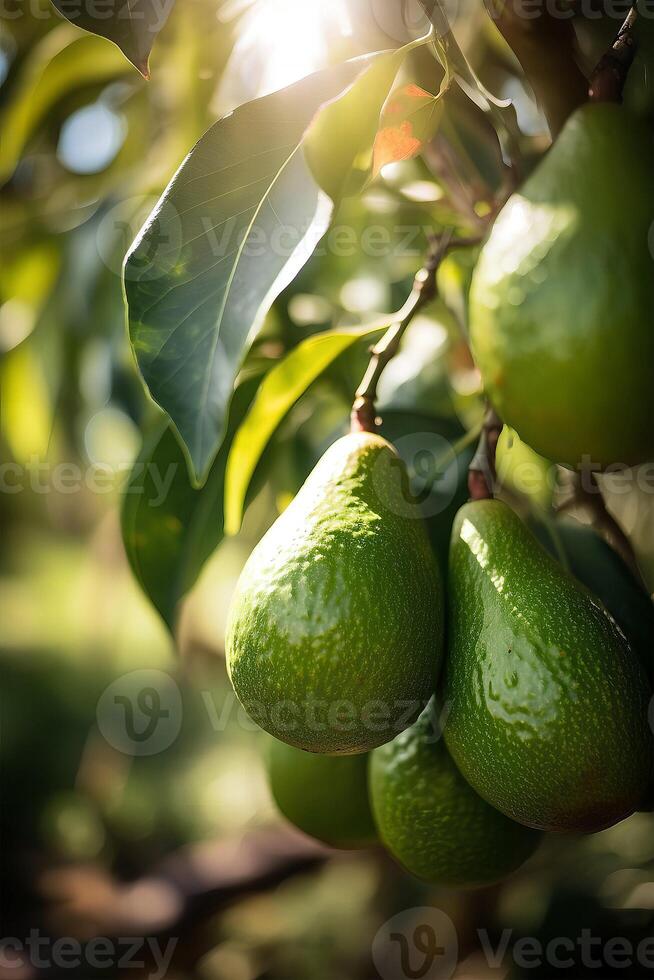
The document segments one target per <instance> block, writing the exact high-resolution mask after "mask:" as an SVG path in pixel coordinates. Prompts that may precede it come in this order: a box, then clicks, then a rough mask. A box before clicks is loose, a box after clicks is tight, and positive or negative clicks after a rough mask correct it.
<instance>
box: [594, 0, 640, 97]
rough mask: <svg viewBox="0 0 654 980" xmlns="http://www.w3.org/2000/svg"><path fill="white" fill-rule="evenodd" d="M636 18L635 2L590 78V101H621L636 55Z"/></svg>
mask: <svg viewBox="0 0 654 980" xmlns="http://www.w3.org/2000/svg"><path fill="white" fill-rule="evenodd" d="M637 20H638V11H637V9H636V4H634V5H633V7H632V8H631V10H630V11H629V13H628V14H627V18H626V20H625V22H624V24H623V25H622V27H621V28H620V30H619V31H618V36H617V37H616V39H615V41H614V42H613V44H612V46H611V48H610V50H609V51H607V52H606V54H605V55H604V56H603V57H602V58H601V59H600V61H599V63H598V65H597V67H596V68H595V71H594V72H593V74H592V77H591V80H590V92H589V95H590V99H591V101H592V102H622V92H623V89H624V86H625V82H626V81H627V75H628V74H629V69H630V68H631V64H632V62H633V60H634V57H635V55H636V48H637V43H636V38H635V37H634V34H633V30H634V27H635V25H636V21H637Z"/></svg>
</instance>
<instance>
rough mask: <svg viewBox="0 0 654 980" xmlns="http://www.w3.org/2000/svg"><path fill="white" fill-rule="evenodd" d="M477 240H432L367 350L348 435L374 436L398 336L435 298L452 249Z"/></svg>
mask: <svg viewBox="0 0 654 980" xmlns="http://www.w3.org/2000/svg"><path fill="white" fill-rule="evenodd" d="M480 241H481V238H453V237H452V233H451V232H449V233H445V234H443V235H439V236H438V237H435V238H434V239H433V241H432V243H431V247H430V249H429V254H428V256H427V259H426V261H425V264H424V266H423V268H422V269H421V270H420V271H419V272H418V273H417V275H416V277H415V279H414V282H413V289H412V290H411V294H410V296H409V298H408V299H407V301H406V303H405V304H404V306H403V307H402V309H401V310H399V311H398V312H397V313H396V314H395V316H394V317H393V319H392V323H391V326H390V327H389V329H388V330H387V331H386V333H385V334H384V336H383V337H382V338H381V340H380V341H379V343H377V344H375V346H374V347H373V348H372V349H371V355H372V356H371V358H370V363H369V364H368V369H367V370H366V373H365V375H364V376H363V380H362V382H361V384H360V385H359V387H358V388H357V391H356V395H355V398H354V404H353V406H352V415H351V431H352V432H375V431H376V430H377V426H378V419H377V412H376V409H375V401H376V399H377V386H378V384H379V379H380V378H381V376H382V373H383V371H384V368H385V367H386V365H387V364H388V362H389V361H390V360H392V358H393V357H395V355H396V354H397V351H398V348H399V346H400V341H401V340H402V336H403V334H404V332H405V330H406V328H407V327H408V326H409V324H410V323H411V321H412V320H413V318H414V317H415V316H416V314H417V313H419V312H420V310H422V309H423V308H424V307H425V306H426V305H427V304H428V303H431V302H432V300H434V299H435V298H436V296H437V294H438V290H437V286H436V273H437V271H438V267H439V266H440V264H441V262H442V261H443V259H444V258H445V256H446V255H447V253H448V252H449V251H450V249H452V248H464V247H466V246H471V245H478V244H479V243H480Z"/></svg>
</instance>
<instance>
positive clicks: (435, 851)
mask: <svg viewBox="0 0 654 980" xmlns="http://www.w3.org/2000/svg"><path fill="white" fill-rule="evenodd" d="M436 711H437V709H436V706H435V704H434V702H432V703H430V704H429V705H428V707H427V708H426V709H425V711H424V712H423V713H422V715H421V716H420V718H418V720H417V721H416V723H415V724H414V725H412V727H411V728H409V729H408V730H407V731H405V732H402V733H401V734H400V735H398V736H397V737H396V738H395V739H394V740H393V741H392V742H390V743H389V744H388V745H383V746H382V747H381V748H378V749H375V751H374V752H373V753H372V754H371V757H370V798H371V803H372V808H373V814H374V817H375V822H376V824H377V827H378V830H379V835H380V837H381V840H382V842H383V844H384V845H385V847H386V848H387V849H388V850H389V851H390V853H391V854H392V855H393V856H394V857H395V858H396V860H397V861H399V863H400V864H401V865H402V866H403V867H404V868H406V870H407V871H409V872H411V874H414V875H416V876H417V877H418V878H424V879H426V880H428V881H431V882H434V883H436V884H440V885H447V886H450V887H456V888H472V887H478V886H481V885H488V884H491V883H493V882H497V881H499V880H500V879H502V878H504V877H506V876H507V875H508V874H510V873H511V872H512V871H514V870H515V869H516V868H518V867H519V866H520V865H521V864H522V863H523V862H524V861H526V860H527V858H528V857H529V856H530V855H531V854H533V852H534V851H535V850H536V848H537V846H538V844H539V842H540V839H541V834H540V833H538V832H537V831H535V830H531V829H530V828H528V827H524V826H521V825H520V824H518V823H515V822H514V821H513V820H509V818H508V817H505V816H504V814H503V813H500V812H499V811H498V810H496V809H494V807H492V806H489V804H488V803H486V802H485V801H484V800H482V798H481V797H480V796H478V795H477V793H475V791H474V790H473V789H472V788H471V787H470V786H469V785H468V783H467V782H466V781H465V779H464V778H463V776H462V775H461V773H460V772H459V770H458V769H457V767H456V766H455V764H454V762H453V761H452V758H451V756H450V754H449V752H448V751H447V748H446V747H445V743H444V742H443V739H442V737H441V734H440V730H439V725H438V718H437V715H436Z"/></svg>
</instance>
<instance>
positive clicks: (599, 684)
mask: <svg viewBox="0 0 654 980" xmlns="http://www.w3.org/2000/svg"><path fill="white" fill-rule="evenodd" d="M448 585H449V590H448V591H449V619H448V654H447V668H446V672H445V679H444V693H443V697H444V699H445V702H446V704H447V707H448V709H449V714H448V716H447V721H446V724H445V728H444V737H445V741H446V744H447V746H448V749H449V750H450V752H451V754H452V756H453V758H454V761H455V762H456V764H457V766H458V767H459V769H460V770H461V772H462V773H463V775H464V776H465V778H466V779H467V780H468V782H469V783H470V784H471V786H472V787H473V788H474V789H476V790H477V792H478V793H479V794H480V795H481V796H483V798H484V799H485V800H487V801H488V802H489V803H491V804H492V805H493V806H495V807H497V809H498V810H501V811H502V812H503V813H505V814H506V815H507V816H509V817H511V818H512V819H514V820H517V821H519V822H520V823H524V824H526V825H527V826H530V827H536V828H539V829H541V830H548V831H581V832H593V831H597V830H601V829H603V828H604V827H608V826H610V825H612V824H614V823H616V822H617V821H619V820H621V819H623V818H624V817H627V816H629V814H631V813H632V812H633V811H634V810H635V809H636V808H637V807H638V805H639V804H640V803H641V800H642V796H643V787H644V786H646V785H647V782H648V779H649V775H650V772H651V765H652V737H651V732H650V729H649V725H648V717H647V714H648V702H649V691H648V684H647V679H646V676H645V672H644V670H643V668H642V666H641V664H640V663H639V661H638V658H637V656H636V655H635V653H634V652H633V651H632V649H631V647H630V646H629V643H628V642H627V639H626V638H625V636H624V634H623V633H622V631H621V630H620V628H619V627H618V626H617V624H616V623H615V621H614V620H613V619H612V618H611V616H610V615H609V614H608V613H607V611H606V609H605V608H604V606H603V605H602V604H601V603H600V602H599V601H598V600H597V599H596V598H595V597H594V596H593V595H592V594H591V593H590V592H589V591H588V590H587V589H585V588H584V587H583V586H582V585H581V584H580V583H578V582H577V581H576V580H575V579H573V578H572V577H571V576H570V575H568V573H567V572H565V571H564V570H563V568H562V567H561V566H560V565H559V564H558V563H557V562H555V561H554V560H553V559H552V558H551V557H550V556H549V555H548V554H547V552H546V551H545V550H544V549H543V548H541V546H540V545H539V544H538V542H537V541H536V539H535V538H534V537H533V535H532V534H531V533H530V532H529V531H528V529H527V528H526V527H525V526H524V524H523V523H522V521H521V520H520V519H519V518H518V517H517V515H516V514H515V513H514V512H513V511H512V510H511V509H510V508H509V507H507V505H506V504H504V503H503V502H501V501H498V500H482V501H475V502H473V503H470V504H466V505H465V506H464V507H463V508H462V509H461V510H460V512H459V514H458V515H457V518H456V521H455V523H454V527H453V532H452V543H451V547H450V567H449V582H448Z"/></svg>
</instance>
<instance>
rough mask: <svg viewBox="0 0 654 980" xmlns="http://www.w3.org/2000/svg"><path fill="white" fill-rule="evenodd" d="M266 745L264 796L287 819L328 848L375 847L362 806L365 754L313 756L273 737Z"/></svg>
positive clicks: (365, 782)
mask: <svg viewBox="0 0 654 980" xmlns="http://www.w3.org/2000/svg"><path fill="white" fill-rule="evenodd" d="M270 741H271V745H270V749H269V752H268V779H269V783H270V791H271V793H272V795H273V798H274V800H275V802H276V804H277V806H278V807H279V809H280V811H281V812H282V813H283V814H284V816H285V817H286V819H287V820H290V822H291V823H292V824H295V826H296V827H298V828H299V829H300V830H302V831H304V833H305V834H309V836H310V837H316V838H317V839H318V840H321V841H323V842H324V843H325V844H329V845H331V846H332V847H341V848H345V849H349V848H359V847H366V846H368V845H370V844H374V843H376V842H377V839H378V838H377V831H376V829H375V824H374V821H373V819H372V813H371V812H370V803H369V801H368V758H369V757H368V755H348V756H331V755H315V754H314V753H311V752H303V751H302V749H296V748H294V747H293V746H292V745H286V743H285V742H280V741H279V740H278V739H276V738H275V739H271V740H270Z"/></svg>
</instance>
